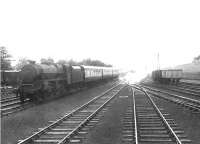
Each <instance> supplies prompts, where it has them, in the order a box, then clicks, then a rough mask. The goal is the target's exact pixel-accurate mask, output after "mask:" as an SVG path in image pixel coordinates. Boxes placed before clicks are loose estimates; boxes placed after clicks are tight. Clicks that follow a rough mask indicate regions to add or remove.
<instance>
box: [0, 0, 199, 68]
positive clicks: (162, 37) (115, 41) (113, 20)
mask: <svg viewBox="0 0 200 144" xmlns="http://www.w3.org/2000/svg"><path fill="white" fill-rule="evenodd" d="M0 46H5V47H7V49H8V51H9V53H10V54H12V56H13V58H14V59H16V60H18V59H19V58H20V57H27V58H29V59H33V60H37V61H38V60H40V59H41V58H47V57H52V58H54V59H55V60H59V59H71V58H72V59H75V60H82V59H84V58H91V59H99V60H102V61H103V62H105V63H109V64H113V65H114V66H118V67H123V68H127V67H131V68H133V69H136V70H137V69H144V68H145V67H146V68H147V69H152V68H155V67H156V56H157V53H159V55H160V64H161V67H170V66H175V65H178V64H184V63H189V62H191V61H192V59H193V58H194V57H195V56H197V55H199V54H200V1H199V0H196V1H195V0H192V1H189V0H187V1H185V0H180V1H177V0H167V1H162V0H157V1H155V0H151V1H149V0H147V1H143V0H139V1H133V0H130V1H128V0H121V1H117V0H114V1H110V0H100V1H97V0H90V1H88V0H63V1H61V0H54V1H52V0H32V1H31V0H1V1H0Z"/></svg>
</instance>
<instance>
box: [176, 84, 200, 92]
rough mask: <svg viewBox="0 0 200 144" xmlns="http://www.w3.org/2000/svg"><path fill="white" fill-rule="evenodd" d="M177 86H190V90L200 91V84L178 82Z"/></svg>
mask: <svg viewBox="0 0 200 144" xmlns="http://www.w3.org/2000/svg"><path fill="white" fill-rule="evenodd" d="M178 86H180V87H183V88H190V89H192V90H197V91H200V85H192V84H189V83H184V82H179V84H178Z"/></svg>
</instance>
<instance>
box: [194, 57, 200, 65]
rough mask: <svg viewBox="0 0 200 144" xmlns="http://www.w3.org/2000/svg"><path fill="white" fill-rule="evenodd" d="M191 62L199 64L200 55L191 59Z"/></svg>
mask: <svg viewBox="0 0 200 144" xmlns="http://www.w3.org/2000/svg"><path fill="white" fill-rule="evenodd" d="M193 63H195V64H200V55H199V56H197V57H195V58H194V59H193Z"/></svg>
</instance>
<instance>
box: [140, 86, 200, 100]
mask: <svg viewBox="0 0 200 144" xmlns="http://www.w3.org/2000/svg"><path fill="white" fill-rule="evenodd" d="M141 84H143V85H146V86H154V87H155V88H162V89H164V90H169V91H174V92H177V93H181V94H187V95H188V97H191V98H194V99H200V90H196V89H195V90H194V89H190V88H189V87H184V88H183V87H180V86H174V85H167V86H166V85H162V84H159V85H158V84H154V83H152V84H146V83H141Z"/></svg>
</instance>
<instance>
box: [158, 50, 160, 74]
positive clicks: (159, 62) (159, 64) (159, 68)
mask: <svg viewBox="0 0 200 144" xmlns="http://www.w3.org/2000/svg"><path fill="white" fill-rule="evenodd" d="M157 69H158V70H160V55H159V52H158V55H157Z"/></svg>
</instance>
